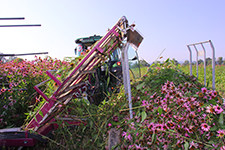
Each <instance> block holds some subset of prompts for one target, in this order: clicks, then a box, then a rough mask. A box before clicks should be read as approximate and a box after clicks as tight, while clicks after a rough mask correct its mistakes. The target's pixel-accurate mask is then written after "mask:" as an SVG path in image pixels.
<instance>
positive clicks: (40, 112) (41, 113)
mask: <svg viewBox="0 0 225 150" xmlns="http://www.w3.org/2000/svg"><path fill="white" fill-rule="evenodd" d="M38 113H39V115H41V117H42V118H43V117H44V116H43V112H42V111H41V110H40V111H39V112H38Z"/></svg>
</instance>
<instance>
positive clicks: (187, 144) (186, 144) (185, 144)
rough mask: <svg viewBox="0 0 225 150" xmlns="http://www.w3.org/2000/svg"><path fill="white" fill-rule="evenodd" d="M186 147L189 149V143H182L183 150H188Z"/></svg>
mask: <svg viewBox="0 0 225 150" xmlns="http://www.w3.org/2000/svg"><path fill="white" fill-rule="evenodd" d="M188 147H189V143H188V142H187V141H186V142H185V143H184V149H185V150H188Z"/></svg>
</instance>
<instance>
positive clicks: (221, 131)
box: [217, 129, 225, 138]
mask: <svg viewBox="0 0 225 150" xmlns="http://www.w3.org/2000/svg"><path fill="white" fill-rule="evenodd" d="M217 133H218V134H217V136H218V137H220V138H222V137H224V135H225V130H221V129H219V130H218V131H217Z"/></svg>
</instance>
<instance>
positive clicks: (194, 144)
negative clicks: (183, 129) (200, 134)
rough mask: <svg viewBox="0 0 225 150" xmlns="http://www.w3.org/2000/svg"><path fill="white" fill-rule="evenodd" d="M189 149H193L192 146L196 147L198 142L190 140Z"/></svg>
mask: <svg viewBox="0 0 225 150" xmlns="http://www.w3.org/2000/svg"><path fill="white" fill-rule="evenodd" d="M189 148H190V149H193V148H198V143H195V142H194V141H191V143H190V147H189Z"/></svg>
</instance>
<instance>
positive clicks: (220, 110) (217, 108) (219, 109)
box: [213, 104, 223, 114]
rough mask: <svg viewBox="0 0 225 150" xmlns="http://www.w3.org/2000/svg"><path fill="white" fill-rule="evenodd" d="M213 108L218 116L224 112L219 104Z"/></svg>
mask: <svg viewBox="0 0 225 150" xmlns="http://www.w3.org/2000/svg"><path fill="white" fill-rule="evenodd" d="M213 108H214V110H215V112H216V113H217V114H220V113H221V112H223V109H222V108H221V107H220V106H218V104H217V105H216V106H213Z"/></svg>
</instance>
